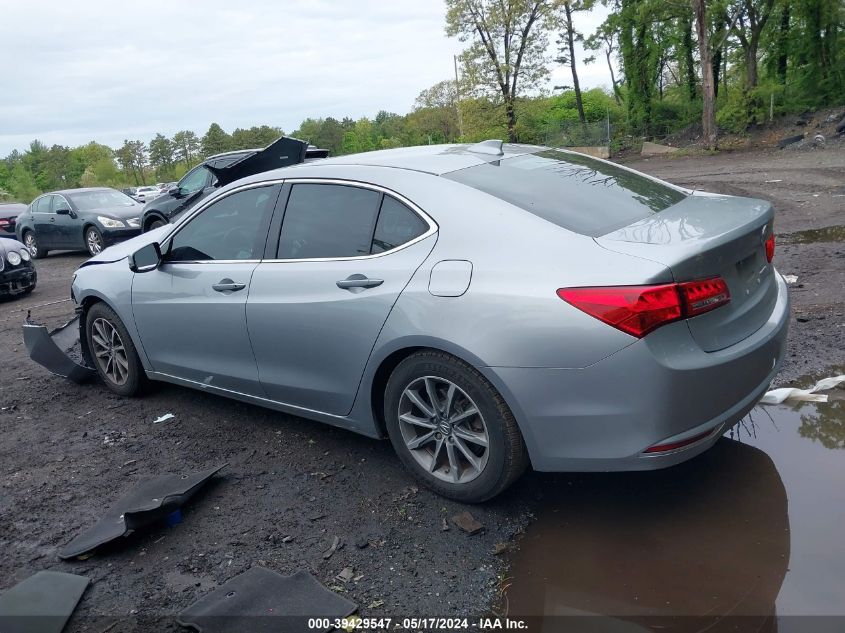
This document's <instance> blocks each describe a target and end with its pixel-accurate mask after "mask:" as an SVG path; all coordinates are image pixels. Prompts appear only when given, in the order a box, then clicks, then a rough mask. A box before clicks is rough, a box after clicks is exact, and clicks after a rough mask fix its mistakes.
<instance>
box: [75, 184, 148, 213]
mask: <svg viewBox="0 0 845 633" xmlns="http://www.w3.org/2000/svg"><path fill="white" fill-rule="evenodd" d="M68 198H70V199H71V200H72V201H73V203H74V204H75V205H76V208H77V209H79V210H80V211H93V210H94V209H105V208H107V207H131V206H133V205H134V204H135V201H134V200H132V198H130V197H129V196H127V195H126V194H125V193H121V192H120V191H115V190H114V189H101V190H98V191H78V192H76V193H70V194H68Z"/></svg>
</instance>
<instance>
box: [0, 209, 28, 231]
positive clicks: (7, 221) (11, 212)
mask: <svg viewBox="0 0 845 633" xmlns="http://www.w3.org/2000/svg"><path fill="white" fill-rule="evenodd" d="M24 211H26V205H25V204H21V203H20V202H9V203H3V204H0V237H11V238H12V239H14V237H15V223H16V222H17V219H18V216H19V215H20V214H21V213H23V212H24Z"/></svg>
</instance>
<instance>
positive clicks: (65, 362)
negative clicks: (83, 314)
mask: <svg viewBox="0 0 845 633" xmlns="http://www.w3.org/2000/svg"><path fill="white" fill-rule="evenodd" d="M78 321H79V317H74V318H73V319H71V320H70V321H68V322H67V323H65V324H64V325H63V326H61V327H60V328H56V329H55V330H53V331H52V332H48V331H47V326H45V325H41V324H39V323H35V322H34V321H32V320H31V319H30V318H29V315H27V317H26V321H24V324H23V342H24V345H26V349H27V351H28V352H29V357H30V358H31V359H32V360H34V361H35V362H36V363H38V364H39V365H42V366H43V367H46V368H47V369H48V370H49V371H50V372H51V373H53V374H56V375H57V376H62V377H64V378H70V379H71V380H72V381H74V382H77V383H83V382H85V381H87V380H90V379H91V378H93V377H94V375H95V374H96V373H97V372H96V371H95V370H94V369H92V368H91V367H88V366H86V365H85V362H84V360H82V358H81V353H80V354H79V356H80V358H79V359H78V361H77V360H74V359H73V358H72V357H71V355H70V354H69V352H70V351H71V350H73V349H74V347H75V346H77V345H78V344H79V329H78V327H77V326H78V323H77V322H78Z"/></svg>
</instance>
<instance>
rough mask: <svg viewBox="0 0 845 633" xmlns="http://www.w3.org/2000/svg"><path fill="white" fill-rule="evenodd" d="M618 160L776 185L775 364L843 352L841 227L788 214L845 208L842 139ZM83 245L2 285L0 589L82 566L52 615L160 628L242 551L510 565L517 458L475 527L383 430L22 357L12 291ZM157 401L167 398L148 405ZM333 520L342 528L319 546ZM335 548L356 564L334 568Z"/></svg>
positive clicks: (87, 626)
mask: <svg viewBox="0 0 845 633" xmlns="http://www.w3.org/2000/svg"><path fill="white" fill-rule="evenodd" d="M630 164H632V166H634V167H636V168H639V169H642V170H644V171H647V172H649V173H652V174H655V175H658V176H662V177H665V178H667V179H669V180H672V181H674V182H677V183H679V184H683V185H686V186H698V187H700V188H702V189H709V190H713V191H719V192H725V193H732V194H738V195H753V196H758V197H765V198H769V199H771V200H773V201H775V203H776V206H777V220H776V222H777V224H776V227H777V233H778V234H779V236H780V239H781V240H782V241H784V242H789V243H788V244H787V243H782V244H781V245H780V246H779V247H778V253H777V256H776V261H777V264H778V267H779V268H780V270H781V271H782V272H783V273H788V274H794V275H797V276H798V282H797V284H794V285H793V286H792V287H791V292H792V298H793V301H794V317H797V318H793V320H792V325H791V327H792V330H791V335H790V336H791V339H790V349H789V354H788V358H787V362H786V365H785V367H784V369H783V371H782V373H781V375H780V377H779V379H778V382H780V383H784V382H789V381H791V380H793V379H795V378H797V377H799V376H802V375H805V374H808V373H812V372H818V373H823V372H824V371H825V370H826V369H827V368H828V367H831V366H834V365H842V364H843V361H845V359H843V349H845V264H844V263H843V262H845V244H843V243H842V242H841V241H839V242H835V241H811V240H812V239H813V237H814V236H816V234H802V233H801V232H802V231H806V230H808V229H819V228H824V227H830V226H836V225H838V226H843V225H845V197H842V196H843V195H845V190H843V185H845V152H842V151H820V152H792V153H786V152H784V153H774V152H766V153H753V154H727V155H722V156H706V157H696V158H691V157H690V158H677V159H660V160H657V159H653V160H649V161H637V162H635V163H630ZM774 180H777V181H779V182H767V181H774ZM836 196H839V197H836ZM808 235H809V237H808ZM833 235H834V236H835V233H834V234H833ZM816 237H817V236H816ZM829 237H830V235H828V238H829ZM840 239H841V238H840ZM808 240H810V241H809V242H808ZM804 242H807V243H804ZM83 259H84V258H83V257H82V256H80V255H76V254H58V255H51V256H50V257H49V258H47V259H46V260H42V261H39V262H38V273H39V285H38V288H37V290H36V291H35V292H34V293H33V294H32V295H31V296H29V297H26V298H23V299H17V300H13V301H6V302H3V303H0V349H2V350H3V367H2V370H0V427H1V428H2V432H3V441H2V443H0V480H1V481H2V489H0V552H2V560H3V563H4V565H3V568H4V572H5V573H3V574H2V577H0V591H3V590H5V589H7V588H8V587H10V586H12V585H14V584H16V583H18V582H20V581H21V580H23V579H25V578H27V577H28V576H30V575H31V574H32V573H34V572H36V571H39V570H42V569H53V570H60V571H68V572H72V573H78V574H82V575H86V576H89V577H90V578H91V579H92V581H93V584H92V586H91V587H90V588H89V589H88V591H87V593H86V594H85V597H84V598H83V600H82V602H81V603H80V606H79V608H78V609H77V612H76V614H75V615H74V617H73V619H72V621H71V624H70V625H69V627H68V629H67V630H70V631H95V632H99V631H102V630H103V629H105V628H107V627H108V626H110V625H111V623H112V622H114V621H115V620H116V619H120V620H121V623H120V626H119V627H117V628H114V629H111V630H119V631H124V630H133V629H137V630H148V628H149V627H150V623H149V622H146V623H144V622H143V621H141V620H139V618H141V617H147V618H160V621H159V622H158V623H157V624H156V625H155V627H154V628H156V629H158V630H178V629H179V627H178V626H177V625H175V624H174V623H173V621H172V616H173V615H174V614H176V613H178V612H179V611H180V610H181V609H183V608H184V607H186V606H188V605H189V604H191V603H192V602H193V601H194V600H196V599H197V598H198V597H200V596H202V595H204V594H205V593H207V592H208V590H209V589H210V588H213V587H215V586H217V585H219V584H221V583H223V582H225V581H226V580H227V579H229V578H231V577H232V576H234V575H235V574H237V573H239V572H241V571H245V570H246V569H248V568H249V567H251V566H253V565H255V564H263V565H265V566H267V567H270V568H272V569H275V570H277V571H279V572H281V573H284V574H287V573H292V572H294V571H295V570H297V569H308V570H310V571H312V572H313V573H314V574H315V575H316V577H317V578H318V579H320V580H321V581H322V582H324V584H326V585H327V586H330V587H332V588H334V589H335V590H336V591H339V592H342V593H343V594H344V595H345V596H347V597H349V598H350V599H352V600H354V601H355V602H357V603H358V605H359V607H360V612H361V614H362V615H385V614H387V615H394V616H402V615H416V616H432V615H451V616H470V615H477V614H481V613H484V612H486V611H487V610H488V609H489V608H490V606H491V605H492V604H493V602H494V601H496V599H497V596H498V593H499V588H500V583H501V581H502V579H503V578H504V576H505V574H506V572H507V570H506V559H504V558H502V557H501V556H497V555H495V554H494V552H495V551H499V550H500V549H501V547H497V546H498V545H499V544H502V543H505V544H511V543H513V542H514V541H515V537H516V536H517V535H518V534H520V533H521V532H522V531H523V530H524V529H525V528H526V527H527V526H528V525H529V524H530V523H531V521H532V517H533V516H534V514H535V513H538V512H541V511H542V510H543V504H544V503H545V502H544V500H543V499H544V497H545V493H544V489H546V491H548V486H549V485H554V486H555V487H556V486H557V483H556V482H558V481H559V480H558V479H556V478H555V476H551V475H536V474H529V475H528V476H526V477H524V478H523V479H522V480H521V481H520V482H518V483H517V485H515V486H514V487H513V488H512V489H511V490H510V491H508V492H507V493H505V494H504V495H502V496H500V497H499V498H497V499H496V500H494V501H492V502H490V503H487V504H485V505H483V506H475V507H472V508H470V510H471V512H472V513H473V515H474V516H475V517H476V518H477V519H478V520H479V521H481V523H482V524H483V525H484V530H483V532H482V533H480V534H477V535H475V536H468V535H466V534H464V533H462V532H461V531H460V530H459V529H457V528H456V527H455V526H454V525H451V524H450V523H448V521H447V522H446V523H445V524H444V519H448V518H449V517H451V516H453V515H455V514H456V513H458V512H460V511H462V510H464V509H466V508H465V507H463V506H461V505H460V504H456V503H452V502H450V501H446V500H444V499H441V498H439V497H436V496H434V495H432V494H430V493H428V492H427V491H425V490H422V489H420V490H418V489H417V488H415V487H414V486H413V482H412V481H411V480H410V479H409V478H408V477H407V476H406V475H405V473H404V472H403V470H402V468H401V466H400V464H399V462H398V460H397V459H396V458H395V457H394V455H393V453H392V451H391V448H390V446H389V444H388V443H386V442H378V441H373V440H370V439H367V438H363V437H359V436H356V435H353V434H351V433H348V432H344V431H340V430H336V429H332V428H329V427H327V426H323V425H320V424H317V423H314V422H309V421H307V420H303V419H299V418H295V417H291V416H285V415H282V414H277V413H274V412H270V411H266V410H263V409H259V408H256V407H253V406H249V405H245V404H240V403H237V402H233V401H229V400H224V399H221V398H217V397H215V396H211V395H208V394H204V393H200V392H197V391H192V390H188V389H183V388H178V387H174V386H168V385H162V386H160V387H158V388H157V389H155V390H154V391H153V393H151V394H150V395H148V396H146V397H144V398H141V399H133V400H123V399H120V398H118V397H115V396H112V395H111V394H109V393H108V392H107V391H106V390H105V389H104V388H103V387H102V386H100V385H98V384H96V383H95V384H89V385H85V386H81V387H80V386H76V385H74V384H71V383H69V382H67V381H65V380H63V379H60V378H56V377H53V376H51V375H50V374H48V373H47V372H46V371H45V370H43V369H42V368H41V367H39V366H37V365H35V364H33V363H32V362H30V361H29V359H28V358H27V356H26V351H25V348H24V347H23V344H22V342H21V335H20V323H21V321H22V320H23V318H24V316H25V314H26V309H27V308H29V307H32V306H36V305H41V304H45V303H49V302H54V301H58V300H61V299H65V298H66V297H67V296H68V291H69V283H70V278H71V275H72V273H73V270H74V269H75V268H76V267H77V266H78V265H79V263H80V262H81V261H83ZM70 312H71V305H70V304H69V303H67V302H65V303H58V304H54V305H51V306H47V307H44V308H40V309H39V310H38V314H39V316H41V317H47V320H48V323H49V324H50V325H58V324H59V323H61V322H62V321H63V319H65V318H66V317H68V316H69V314H70ZM165 413H173V414H174V415H175V418H173V419H171V420H168V421H166V422H162V423H160V424H153V420H155V419H156V418H157V417H159V416H160V415H162V414H165ZM224 462H228V466H227V467H226V468H225V469H224V470H223V472H222V474H221V476H219V477H218V478H217V479H216V480H215V481H214V482H213V483H212V484H211V485H210V486H208V488H207V490H206V491H205V493H204V494H202V495H201V496H199V497H197V498H196V499H195V500H194V501H193V502H192V503H190V504H189V505H188V506H187V508H186V509H185V511H184V520H183V521H182V523H180V524H178V525H175V526H172V527H165V526H162V527H160V528H157V529H154V530H152V531H149V532H145V533H143V534H137V535H134V536H133V537H131V538H130V539H129V540H128V542H125V543H123V544H122V545H121V546H120V547H113V548H110V549H107V550H105V551H100V552H98V553H97V554H96V555H94V556H93V557H91V558H89V559H87V560H83V561H71V562H61V561H59V560H58V558H57V556H56V552H57V550H58V549H59V548H60V547H62V546H63V545H65V544H66V543H67V542H68V541H70V540H71V539H72V538H73V537H74V536H75V535H76V534H78V533H79V532H80V530H82V529H84V528H86V527H87V526H89V525H91V524H93V523H94V522H95V520H96V519H97V518H98V516H99V515H100V513H101V511H102V509H103V507H104V506H105V505H108V504H109V503H110V502H111V501H112V500H114V499H115V498H116V497H117V496H118V495H119V494H121V493H122V492H123V491H124V490H126V489H127V488H129V487H131V486H132V485H133V484H134V483H136V482H138V481H139V480H140V479H142V478H145V477H147V476H150V475H152V474H158V473H161V472H167V471H169V472H187V471H192V470H200V469H204V468H208V467H210V466H212V465H215V464H220V463H224ZM444 525H449V526H450V527H449V529H448V530H444ZM335 537H338V538H339V546H338V548H337V550H336V551H334V553H332V554H331V555H328V551H329V550H330V547H331V544H332V542H333V540H334V538H335ZM347 567H351V568H352V569H353V570H354V579H353V580H351V581H349V582H343V581H341V580H337V579H335V576H336V575H337V574H338V573H339V572H341V570H343V569H344V568H347Z"/></svg>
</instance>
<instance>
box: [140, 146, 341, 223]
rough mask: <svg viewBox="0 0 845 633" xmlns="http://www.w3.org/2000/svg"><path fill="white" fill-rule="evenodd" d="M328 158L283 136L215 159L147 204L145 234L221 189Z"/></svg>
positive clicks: (184, 177) (207, 161) (193, 170)
mask: <svg viewBox="0 0 845 633" xmlns="http://www.w3.org/2000/svg"><path fill="white" fill-rule="evenodd" d="M328 155H329V153H328V151H327V150H322V149H317V148H316V147H312V146H310V145H308V144H307V143H305V142H304V141H300V140H297V139H293V138H288V137H284V136H282V137H281V138H279V139H277V140H275V141H274V142H273V143H271V144H270V145H268V146H267V147H265V148H264V149H247V150H239V151H235V152H226V153H224V154H217V155H215V156H211V157H209V158H207V159H205V161H204V162H203V163H202V164H201V165H197V166H196V167H194V168H193V169H192V170H191V171H189V172H188V173H187V174H185V175H184V176H183V177H182V179H181V180H180V181H179V182H178V183H176V186H174V187H172V188H170V189H169V190H168V191H167V192H166V193H165V194H163V195H161V196H160V197H158V198H156V199H155V200H153V201H152V202H150V203H149V204H147V206H145V207H144V214H143V216H142V218H141V226H142V228H143V230H144V231H149V230H150V229H155V228H158V227H160V226H163V225H165V224H167V223H168V222H171V221H173V219H174V218H175V217H176V216H177V215H179V214H181V213H183V212H184V211H187V210H188V209H190V208H191V207H193V206H194V205H195V204H196V203H197V202H199V201H200V200H202V199H203V198H205V197H206V196H208V195H209V194H210V193H212V192H213V191H215V190H216V189H217V188H218V187H221V186H222V185H225V184H228V183H230V182H232V181H233V180H236V179H238V178H244V177H246V176H250V175H252V174H258V173H261V172H264V171H268V170H270V169H277V168H279V167H285V166H287V165H295V164H296V163H301V162H304V161H306V160H308V161H310V160H316V159H318V158H326V157H327V156H328Z"/></svg>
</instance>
